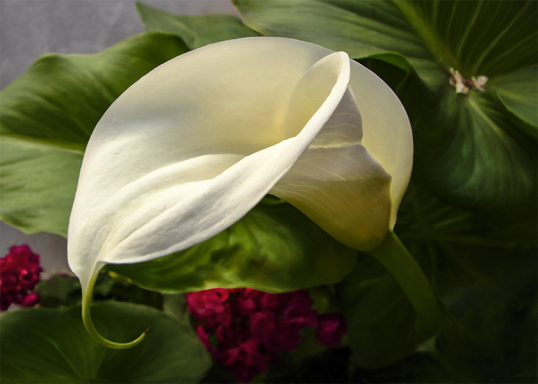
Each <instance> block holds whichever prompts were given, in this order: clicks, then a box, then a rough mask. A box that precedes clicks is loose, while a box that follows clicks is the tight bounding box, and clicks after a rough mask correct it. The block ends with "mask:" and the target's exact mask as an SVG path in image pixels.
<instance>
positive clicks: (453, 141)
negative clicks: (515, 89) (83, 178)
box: [411, 88, 537, 217]
mask: <svg viewBox="0 0 538 384" xmlns="http://www.w3.org/2000/svg"><path fill="white" fill-rule="evenodd" d="M411 115H412V116H416V114H413V113H411ZM521 125H522V123H521V122H520V121H517V119H515V118H513V117H512V116H511V114H510V113H508V112H507V111H506V110H505V109H504V107H503V105H502V104H501V103H500V102H499V100H498V99H497V98H496V97H495V96H494V95H491V94H488V93H485V92H471V93H470V94H469V95H461V94H460V95H456V94H455V93H454V92H453V90H452V89H450V88H447V89H446V90H445V92H444V93H443V94H442V96H441V98H440V102H439V104H438V107H437V108H436V109H434V110H431V113H422V114H421V116H420V118H419V119H417V120H416V121H415V123H414V124H413V129H414V133H415V135H414V139H415V156H416V162H415V168H414V171H415V174H416V176H417V177H418V178H419V179H420V180H422V181H424V182H425V183H427V185H428V186H429V187H430V188H431V190H432V191H434V192H435V193H436V194H437V195H438V196H440V197H441V198H443V199H445V200H446V201H447V202H449V203H451V204H454V205H458V206H460V207H463V208H467V209H473V210H480V211H483V212H489V213H491V214H493V215H497V216H506V217H517V216H518V215H523V214H528V213H529V212H530V211H531V210H533V207H535V205H536V183H537V180H536V177H537V165H536V159H537V156H536V153H537V152H536V145H535V142H534V141H532V140H529V139H528V137H526V136H524V135H522V134H521V133H520V131H521V130H520V129H517V127H518V126H521Z"/></svg>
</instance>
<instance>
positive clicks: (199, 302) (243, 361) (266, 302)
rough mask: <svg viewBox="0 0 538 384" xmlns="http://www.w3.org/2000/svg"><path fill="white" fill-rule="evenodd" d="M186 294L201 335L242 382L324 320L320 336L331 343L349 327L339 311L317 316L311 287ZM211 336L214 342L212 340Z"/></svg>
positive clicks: (276, 359) (210, 348)
mask: <svg viewBox="0 0 538 384" xmlns="http://www.w3.org/2000/svg"><path fill="white" fill-rule="evenodd" d="M186 297H187V304H188V307H189V311H190V312H191V314H192V316H193V317H194V318H195V319H196V320H197V322H198V324H199V325H198V328H197V329H196V333H197V334H198V337H199V338H200V340H201V341H202V343H203V344H204V345H205V347H206V349H207V350H208V351H209V352H210V353H211V354H212V355H213V357H214V359H215V360H216V361H217V362H218V363H219V364H220V365H221V366H222V367H224V368H226V369H228V370H230V371H232V372H233V373H234V376H235V378H236V380H237V381H239V382H249V381H251V380H252V379H253V377H254V376H255V375H256V374H258V373H260V372H265V371H266V370H267V369H268V363H269V362H270V361H271V362H272V363H273V364H275V363H276V362H278V360H279V357H278V354H279V353H281V352H285V351H291V350H293V349H295V348H297V347H298V345H299V343H300V341H301V329H302V328H304V327H312V328H313V327H316V326H317V325H318V320H319V321H322V323H321V322H320V323H319V324H320V327H319V328H318V329H317V333H316V334H317V335H318V338H320V340H321V341H323V342H324V343H326V344H327V345H328V344H331V345H335V346H336V345H338V343H339V342H340V339H341V338H342V335H343V334H344V333H345V331H346V330H345V322H343V319H342V318H341V317H340V315H337V314H329V315H322V316H319V317H318V312H317V311H316V310H315V309H312V304H313V302H312V300H311V299H310V295H309V293H308V291H307V290H301V291H295V292H288V293H278V294H275V293H264V292H260V291H256V290H254V289H250V288H234V289H228V290H226V289H210V290H207V291H201V292H193V293H188V294H187V295H186ZM331 315H336V317H334V316H331ZM212 334H214V335H215V336H216V338H214V339H212V340H213V341H214V344H212V343H211V342H210V341H209V340H210V337H211V335H212Z"/></svg>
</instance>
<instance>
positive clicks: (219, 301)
mask: <svg viewBox="0 0 538 384" xmlns="http://www.w3.org/2000/svg"><path fill="white" fill-rule="evenodd" d="M185 296H186V299H187V305H188V307H189V312H190V313H191V314H192V315H193V316H194V318H196V319H198V320H202V321H205V322H207V325H209V326H216V325H218V324H219V323H225V324H229V322H230V321H231V319H232V313H231V309H230V306H229V305H228V304H225V302H226V300H228V297H229V296H230V292H229V291H228V290H226V289H220V288H216V289H209V290H207V291H200V292H192V293H187V294H186V295H185Z"/></svg>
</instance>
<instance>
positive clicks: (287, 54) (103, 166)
mask: <svg viewBox="0 0 538 384" xmlns="http://www.w3.org/2000/svg"><path fill="white" fill-rule="evenodd" d="M329 53H330V51H327V50H325V49H323V48H321V47H317V46H315V45H312V44H308V43H303V42H299V41H294V40H289V39H275V38H254V39H242V40H233V41H227V42H224V43H219V44H215V45H211V46H207V47H205V48H202V49H199V50H196V51H193V52H191V53H188V54H186V55H183V56H180V57H179V58H177V59H174V60H172V61H170V62H168V63H166V64H164V65H163V66H161V67H159V68H157V69H156V70H154V71H152V72H151V73H150V74H148V75H146V76H145V77H144V78H143V79H142V80H140V81H139V82H137V83H136V84H135V85H133V86H132V87H131V88H130V89H129V90H127V91H126V92H125V93H124V94H123V95H122V96H121V97H120V98H119V99H118V100H117V101H116V102H115V103H114V104H113V105H112V107H111V108H110V109H109V110H108V111H107V113H106V114H105V115H104V116H103V118H102V120H101V121H100V122H99V124H98V126H97V127H96V129H95V131H94V133H93V135H92V138H91V140H90V142H89V144H88V148H87V151H86V154H85V158H84V162H83V166H82V170H81V175H80V179H79V186H78V189H77V195H76V198H75V204H74V207H73V213H72V216H71V220H70V227H69V263H70V266H71V268H72V269H73V271H74V272H75V273H76V274H77V276H79V278H80V279H81V283H82V285H83V287H84V286H85V285H87V284H88V283H89V282H90V280H91V277H92V276H94V275H95V273H97V271H98V268H99V267H100V266H101V265H102V264H103V263H133V262H142V261H146V260H149V259H153V258H156V257H159V256H163V255H167V254H170V253H172V252H176V251H179V250H181V249H184V248H187V247H189V246H191V245H193V244H196V243H198V242H200V241H203V240H205V239H207V238H210V237H212V236H213V235H215V234H217V233H218V232H220V231H222V230H224V229H225V228H227V227H229V226H230V225H231V224H233V223H234V222H236V221H237V220H239V219H240V218H241V217H242V216H244V215H245V214H246V213H247V212H248V211H249V210H250V209H251V208H252V207H253V206H254V205H255V204H256V203H257V202H258V201H259V200H260V199H261V198H262V197H263V196H264V195H265V194H266V193H267V192H268V191H269V190H270V189H271V188H272V187H273V185H274V184H275V183H276V182H277V181H278V180H279V179H280V178H282V176H283V175H284V174H285V173H286V172H287V171H288V170H289V168H290V167H291V166H292V165H293V164H294V163H295V162H296V160H297V158H298V157H299V156H300V155H301V154H302V153H303V152H304V151H305V150H306V148H308V146H309V145H310V143H311V142H312V140H313V139H314V138H315V137H316V134H317V133H318V132H319V130H320V129H321V128H322V127H323V125H324V124H325V122H327V121H328V120H329V118H330V117H331V115H332V114H333V111H334V110H335V109H336V108H337V106H338V105H339V103H340V101H341V99H342V97H343V95H344V93H345V92H346V89H347V86H348V83H349V71H350V69H349V65H350V61H349V59H348V57H347V55H346V54H344V53H335V54H332V55H329V56H328V57H324V56H327V54H329ZM320 58H321V60H319V59H320ZM318 60H319V61H318ZM312 66H315V68H317V70H320V71H322V72H323V73H324V78H325V79H326V81H325V82H324V83H323V84H319V86H318V87H317V92H316V96H317V97H318V99H316V100H317V101H320V100H321V101H322V103H321V104H320V105H319V106H318V109H317V110H316V111H315V113H314V114H313V115H312V116H311V119H310V120H309V121H308V122H307V124H306V125H305V126H304V127H303V128H302V129H301V130H300V133H299V134H298V135H297V136H296V137H292V138H287V137H286V136H285V135H286V133H285V131H286V129H288V128H289V127H290V126H289V124H288V125H286V124H285V117H286V116H287V115H288V112H287V107H288V104H289V100H290V97H291V94H292V93H293V91H294V89H295V86H296V85H297V83H298V82H299V81H300V79H301V78H302V77H303V75H304V74H305V73H306V72H307V71H308V70H309V69H310V68H311V67H312Z"/></svg>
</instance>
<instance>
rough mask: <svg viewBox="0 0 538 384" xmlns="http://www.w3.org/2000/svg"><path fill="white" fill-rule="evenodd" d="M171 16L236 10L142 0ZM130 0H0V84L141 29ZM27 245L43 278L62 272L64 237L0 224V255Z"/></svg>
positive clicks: (216, 2)
mask: <svg viewBox="0 0 538 384" xmlns="http://www.w3.org/2000/svg"><path fill="white" fill-rule="evenodd" d="M142 2H143V3H145V4H147V5H150V6H153V7H155V8H159V9H162V10H164V11H167V12H171V13H174V14H188V15H199V14H208V13H227V14H237V13H236V11H235V9H234V7H233V5H232V4H231V2H230V1H229V0H144V1H142ZM143 31H144V28H143V26H142V23H141V21H140V18H139V16H138V13H137V12H136V8H135V0H0V87H1V89H4V88H5V87H6V86H7V85H8V84H9V83H11V82H12V81H13V80H15V79H16V78H17V77H19V76H20V75H22V74H23V73H24V71H25V70H26V69H27V68H28V67H29V66H30V64H32V62H33V61H34V60H36V59H37V58H38V57H39V56H41V55H42V54H45V53H49V52H58V53H95V52H99V51H102V50H103V49H105V48H107V47H109V46H111V45H113V44H115V43H117V42H118V41H120V40H122V39H124V38H126V37H129V36H132V35H134V34H136V33H139V32H143ZM20 244H28V245H30V247H31V248H32V250H34V252H36V253H38V254H40V255H41V258H42V265H43V268H44V269H45V271H44V273H43V275H42V276H43V277H44V278H46V277H48V276H50V275H51V274H53V273H58V272H68V271H69V267H68V265H67V242H66V240H65V239H64V238H62V237H60V236H57V235H52V234H46V233H40V234H36V235H25V234H24V233H22V232H20V231H18V230H16V229H15V228H12V227H10V226H9V225H7V224H5V223H3V222H0V252H1V254H0V256H3V255H5V254H6V253H7V252H8V249H9V247H11V246H12V245H20Z"/></svg>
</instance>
